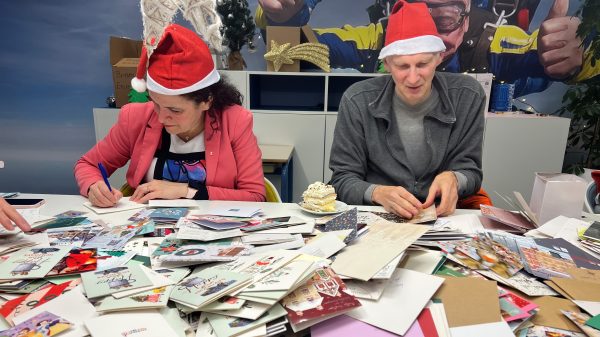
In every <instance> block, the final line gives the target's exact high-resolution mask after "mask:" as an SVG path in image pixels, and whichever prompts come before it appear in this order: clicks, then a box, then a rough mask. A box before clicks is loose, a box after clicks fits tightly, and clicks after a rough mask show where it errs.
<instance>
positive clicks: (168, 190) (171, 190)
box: [129, 180, 188, 204]
mask: <svg viewBox="0 0 600 337" xmlns="http://www.w3.org/2000/svg"><path fill="white" fill-rule="evenodd" d="M187 190H188V185H187V184H186V183H175V182H172V181H166V180H152V181H150V182H148V183H145V184H141V185H140V186H138V187H137V188H136V189H135V192H133V195H132V196H131V198H130V199H129V200H131V201H135V202H139V203H141V204H143V203H145V202H146V201H148V200H152V199H179V198H185V196H186V195H187Z"/></svg>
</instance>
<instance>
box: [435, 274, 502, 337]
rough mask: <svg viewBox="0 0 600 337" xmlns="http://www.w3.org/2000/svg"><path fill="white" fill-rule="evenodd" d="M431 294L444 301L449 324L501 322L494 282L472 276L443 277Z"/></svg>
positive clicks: (455, 325) (496, 289)
mask: <svg viewBox="0 0 600 337" xmlns="http://www.w3.org/2000/svg"><path fill="white" fill-rule="evenodd" d="M444 278H445V279H446V280H445V281H444V283H443V284H442V286H441V287H440V289H439V290H438V292H437V293H436V294H435V295H433V297H434V298H439V299H440V300H441V301H442V303H443V304H444V309H445V310H446V318H447V319H448V326H449V327H451V328H454V327H458V326H466V325H476V324H483V323H493V322H500V321H501V320H502V317H501V315H500V302H499V301H498V288H497V285H496V282H494V281H488V280H484V279H480V278H474V277H444Z"/></svg>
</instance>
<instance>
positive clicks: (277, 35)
mask: <svg viewBox="0 0 600 337" xmlns="http://www.w3.org/2000/svg"><path fill="white" fill-rule="evenodd" d="M273 40H274V41H277V43H279V44H284V43H290V44H291V46H292V47H293V46H297V45H299V44H300V43H305V42H312V43H318V42H319V41H318V40H317V37H316V35H315V33H314V32H313V31H312V29H311V28H310V27H309V26H308V25H305V26H302V27H285V26H267V51H269V50H271V41H273ZM267 71H275V68H274V67H273V62H269V61H267ZM279 71H291V72H294V71H296V72H298V71H300V62H299V61H298V60H294V63H293V64H284V65H283V66H281V69H279Z"/></svg>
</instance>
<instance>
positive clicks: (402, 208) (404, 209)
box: [372, 186, 423, 219]
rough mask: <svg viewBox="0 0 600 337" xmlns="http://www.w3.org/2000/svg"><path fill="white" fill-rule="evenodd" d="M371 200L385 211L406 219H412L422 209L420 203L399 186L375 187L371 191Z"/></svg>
mask: <svg viewBox="0 0 600 337" xmlns="http://www.w3.org/2000/svg"><path fill="white" fill-rule="evenodd" d="M372 200H373V202H375V203H377V204H379V205H381V206H383V208H385V210H386V211H388V212H390V213H394V214H396V215H399V216H401V217H404V218H407V219H412V217H413V216H415V215H417V214H419V212H421V210H422V209H423V205H422V204H421V202H420V201H419V200H418V199H417V198H415V196H414V195H412V194H411V193H410V192H408V191H407V190H406V189H405V188H404V187H400V186H377V187H375V189H374V190H373V197H372Z"/></svg>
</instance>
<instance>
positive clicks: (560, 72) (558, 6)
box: [538, 0, 583, 79]
mask: <svg viewBox="0 0 600 337" xmlns="http://www.w3.org/2000/svg"><path fill="white" fill-rule="evenodd" d="M568 10H569V0H554V4H553V5H552V8H550V12H549V13H548V16H547V17H546V20H544V22H542V24H541V25H540V30H539V32H538V57H539V59H540V63H541V64H542V66H543V67H544V72H545V73H546V74H547V75H548V76H550V77H552V78H555V79H565V78H568V77H570V76H572V75H574V74H576V73H577V71H578V70H579V69H580V67H581V65H582V63H583V47H582V46H581V39H579V38H578V37H577V27H579V24H580V23H581V20H580V19H579V18H577V17H571V16H567V11H568Z"/></svg>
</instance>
